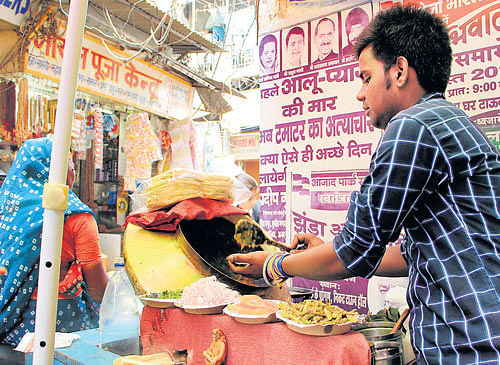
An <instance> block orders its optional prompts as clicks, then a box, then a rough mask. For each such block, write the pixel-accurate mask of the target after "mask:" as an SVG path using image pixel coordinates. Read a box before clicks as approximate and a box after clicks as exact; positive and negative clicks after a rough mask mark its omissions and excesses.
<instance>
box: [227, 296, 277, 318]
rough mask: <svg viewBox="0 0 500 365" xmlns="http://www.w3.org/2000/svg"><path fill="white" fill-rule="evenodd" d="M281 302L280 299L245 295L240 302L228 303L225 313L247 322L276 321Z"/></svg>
mask: <svg viewBox="0 0 500 365" xmlns="http://www.w3.org/2000/svg"><path fill="white" fill-rule="evenodd" d="M279 303H280V302H279V300H271V299H262V298H261V297H259V296H258V295H243V296H242V297H241V301H240V302H239V303H235V304H229V305H227V306H226V307H225V308H224V314H227V315H228V316H230V317H232V318H233V319H234V320H235V321H237V322H240V323H246V324H261V323H267V322H276V321H278V319H277V318H276V312H277V311H278V310H279V309H280V306H279Z"/></svg>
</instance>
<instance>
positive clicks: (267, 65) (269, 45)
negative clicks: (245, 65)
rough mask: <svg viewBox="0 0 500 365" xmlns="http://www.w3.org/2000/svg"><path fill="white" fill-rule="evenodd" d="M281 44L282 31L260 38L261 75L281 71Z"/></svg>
mask: <svg viewBox="0 0 500 365" xmlns="http://www.w3.org/2000/svg"><path fill="white" fill-rule="evenodd" d="M280 65H281V44H280V33H279V32H277V33H270V34H266V35H264V36H263V37H261V38H260V40H259V67H260V74H261V75H269V74H274V73H276V72H279V71H280Z"/></svg>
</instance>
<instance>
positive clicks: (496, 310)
mask: <svg viewBox="0 0 500 365" xmlns="http://www.w3.org/2000/svg"><path fill="white" fill-rule="evenodd" d="M356 52H357V55H358V58H359V67H360V77H361V80H362V87H361V90H360V91H359V93H358V95H357V98H358V100H360V101H361V102H362V103H363V109H364V110H365V111H366V115H367V116H368V117H369V118H370V121H371V123H372V124H373V125H374V126H376V127H378V128H382V129H385V132H384V135H383V136H382V139H381V141H380V143H379V145H378V147H377V150H376V151H375V154H374V155H373V157H372V162H371V165H370V174H369V175H368V176H367V178H366V179H365V181H364V182H363V184H362V186H361V189H360V191H359V192H354V193H353V194H352V197H351V204H350V207H349V210H348V213H347V218H346V222H345V225H344V228H343V230H342V231H341V232H340V233H339V234H338V235H336V236H335V237H334V239H333V244H332V243H326V244H323V242H322V241H321V239H319V238H318V237H315V236H313V235H311V234H299V235H297V236H296V237H295V238H294V242H293V243H292V246H296V245H297V243H298V242H299V241H305V242H307V243H308V244H309V247H312V248H310V249H308V250H306V251H304V252H300V253H296V254H292V255H288V254H272V255H270V254H269V253H265V252H255V253H251V254H248V255H243V254H241V255H240V254H238V255H232V256H230V257H229V258H228V262H229V263H230V266H231V268H232V270H234V271H235V272H237V273H241V274H244V275H248V276H253V277H258V276H262V275H263V274H264V275H265V277H266V278H267V280H273V281H274V282H278V283H279V282H282V281H284V280H285V279H286V278H287V277H288V276H292V275H296V276H302V277H305V278H309V279H316V280H338V279H342V278H346V277H350V276H362V277H366V278H369V277H371V276H372V275H373V274H375V273H376V274H378V275H382V276H401V275H409V287H408V293H407V298H408V302H409V305H410V308H411V315H410V330H411V340H412V345H413V347H414V350H415V354H416V356H417V362H418V363H419V364H423V363H427V364H452V363H453V364H497V363H498V359H499V358H500V296H499V294H500V275H499V273H500V254H499V252H500V155H499V153H498V150H496V148H495V147H494V146H493V145H492V143H491V142H490V141H489V140H488V138H486V137H485V136H484V134H483V133H482V132H481V131H480V130H479V129H478V128H477V127H476V126H475V125H474V123H473V122H472V121H471V120H470V119H469V118H468V117H467V115H466V114H465V113H463V112H462V111H461V110H459V109H457V108H455V107H454V106H453V104H452V103H450V102H448V101H446V100H445V99H444V97H443V93H444V91H445V90H446V86H447V83H448V79H449V75H450V69H451V62H452V52H451V47H450V40H449V37H448V33H447V29H446V26H445V25H444V23H443V21H442V20H440V19H439V18H437V17H436V16H434V15H432V14H431V13H429V12H427V11H426V10H424V9H417V8H413V7H395V8H391V9H388V10H385V11H382V12H380V13H379V14H378V15H377V16H376V17H375V18H374V19H373V20H372V21H371V22H370V24H369V25H368V26H367V28H365V30H364V31H363V33H362V35H361V36H360V38H359V40H358V43H357V49H356ZM402 228H404V229H405V233H406V239H405V240H404V241H403V243H402V244H401V245H400V246H392V247H386V246H387V244H388V243H389V242H391V241H395V240H396V239H397V238H398V236H399V234H400V231H401V229H402ZM234 262H239V263H248V265H246V266H235V265H234V264H233V263H234Z"/></svg>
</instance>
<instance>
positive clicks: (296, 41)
mask: <svg viewBox="0 0 500 365" xmlns="http://www.w3.org/2000/svg"><path fill="white" fill-rule="evenodd" d="M287 51H288V60H289V62H290V65H291V66H292V67H299V66H300V65H301V62H302V52H303V51H304V37H303V36H302V35H300V34H292V35H291V36H290V39H289V40H288V49H287Z"/></svg>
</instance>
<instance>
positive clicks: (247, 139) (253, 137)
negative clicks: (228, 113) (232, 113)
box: [230, 132, 259, 160]
mask: <svg viewBox="0 0 500 365" xmlns="http://www.w3.org/2000/svg"><path fill="white" fill-rule="evenodd" d="M230 141H231V149H230V151H231V154H232V155H234V159H235V160H252V159H255V160H257V159H258V158H259V133H258V132H255V133H254V132H251V133H239V134H233V135H231V137H230Z"/></svg>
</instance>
